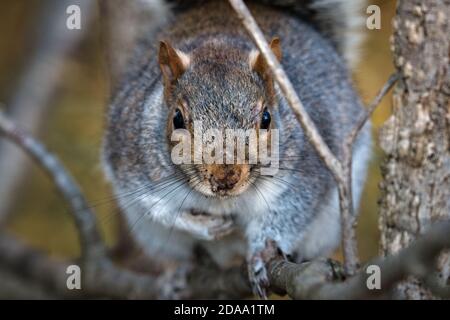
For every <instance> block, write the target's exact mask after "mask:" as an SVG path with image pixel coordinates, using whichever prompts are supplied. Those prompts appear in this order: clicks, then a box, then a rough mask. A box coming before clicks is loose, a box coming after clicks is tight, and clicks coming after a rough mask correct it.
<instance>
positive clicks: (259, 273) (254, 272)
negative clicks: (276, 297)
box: [248, 253, 269, 299]
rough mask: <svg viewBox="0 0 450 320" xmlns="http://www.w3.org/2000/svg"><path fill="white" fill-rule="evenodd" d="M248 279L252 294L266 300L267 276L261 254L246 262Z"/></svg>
mask: <svg viewBox="0 0 450 320" xmlns="http://www.w3.org/2000/svg"><path fill="white" fill-rule="evenodd" d="M248 277H249V281H250V285H251V287H252V291H253V294H254V295H256V296H258V297H259V298H261V299H267V291H268V288H269V276H268V274H267V268H266V263H265V262H264V259H263V257H262V254H261V253H257V254H255V255H253V256H252V257H251V258H250V260H249V261H248Z"/></svg>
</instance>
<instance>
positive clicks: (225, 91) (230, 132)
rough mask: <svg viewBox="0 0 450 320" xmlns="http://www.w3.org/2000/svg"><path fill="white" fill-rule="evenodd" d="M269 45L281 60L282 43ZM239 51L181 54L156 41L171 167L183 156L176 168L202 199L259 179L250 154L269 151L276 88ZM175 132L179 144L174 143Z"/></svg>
mask: <svg viewBox="0 0 450 320" xmlns="http://www.w3.org/2000/svg"><path fill="white" fill-rule="evenodd" d="M247 46H248V44H247ZM270 46H271V48H272V51H273V52H274V54H275V56H276V57H277V58H278V59H281V50H280V41H279V39H278V38H274V39H273V40H272V41H271V44H270ZM243 47H245V46H242V44H240V45H237V46H236V47H230V45H229V43H227V44H225V43H222V42H221V41H220V40H213V41H208V42H205V43H202V44H201V45H199V46H197V47H196V48H194V49H192V50H189V51H188V52H184V51H181V50H179V49H175V48H173V47H172V46H171V45H170V44H169V43H168V42H165V41H161V42H160V48H159V65H160V68H161V71H162V75H163V80H164V100H165V103H166V105H167V107H168V108H169V112H168V114H169V116H168V119H167V135H168V141H169V144H170V149H171V152H172V154H171V155H172V160H174V159H173V157H174V155H176V156H178V155H180V156H181V154H183V155H182V157H183V160H184V161H182V162H181V163H180V161H174V163H175V164H176V165H177V166H178V168H179V169H180V170H181V171H182V172H183V173H184V174H185V175H186V177H187V179H188V181H189V184H190V185H191V187H192V188H194V189H195V190H197V191H199V192H201V193H203V194H205V195H207V196H218V197H228V196H237V195H239V194H241V193H242V192H244V191H245V190H246V189H247V188H248V187H249V186H250V185H251V184H252V183H253V181H255V180H256V179H257V176H258V174H260V170H258V169H260V167H261V163H260V162H259V160H258V156H257V160H256V161H250V158H251V157H252V156H254V154H253V155H250V154H251V152H253V153H256V154H258V153H259V148H261V146H262V145H263V143H266V146H267V147H268V149H270V142H271V136H272V131H273V129H274V128H275V124H274V121H273V111H274V109H275V108H276V106H275V104H276V98H275V90H274V82H273V79H272V76H271V74H270V72H269V69H268V67H267V64H266V62H265V60H264V58H263V57H262V55H261V54H260V53H259V52H258V51H257V50H254V49H253V50H251V49H248V48H247V49H244V48H243ZM261 129H262V130H261ZM175 133H184V135H183V134H182V135H183V138H182V139H180V136H179V137H178V138H176V139H174V136H175ZM174 140H177V142H176V141H174ZM181 140H183V141H182V142H181ZM262 140H264V141H262ZM180 144H181V146H182V148H180ZM269 153H270V151H269ZM186 156H187V158H186ZM252 159H253V160H254V158H252Z"/></svg>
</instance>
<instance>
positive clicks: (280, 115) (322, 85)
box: [103, 1, 371, 265]
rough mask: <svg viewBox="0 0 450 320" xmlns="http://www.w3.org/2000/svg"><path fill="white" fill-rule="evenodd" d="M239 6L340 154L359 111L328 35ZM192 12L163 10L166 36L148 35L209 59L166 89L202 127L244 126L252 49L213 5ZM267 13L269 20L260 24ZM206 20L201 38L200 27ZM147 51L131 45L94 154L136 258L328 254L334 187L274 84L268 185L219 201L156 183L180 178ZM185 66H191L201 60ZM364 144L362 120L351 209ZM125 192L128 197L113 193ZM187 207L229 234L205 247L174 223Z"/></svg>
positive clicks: (251, 95) (226, 13) (187, 226)
mask: <svg viewBox="0 0 450 320" xmlns="http://www.w3.org/2000/svg"><path fill="white" fill-rule="evenodd" d="M349 2H353V1H349ZM355 2H359V1H355ZM320 3H324V2H323V1H321V2H320ZM318 6H320V5H319V4H318ZM251 9H252V12H253V13H254V14H255V18H256V19H257V20H258V22H259V23H260V24H261V26H262V28H263V31H264V32H265V33H266V35H267V37H268V38H269V39H270V37H272V36H279V37H280V38H281V43H282V51H283V59H282V61H281V62H282V65H283V66H284V68H285V70H286V72H287V73H288V76H289V78H290V79H291V81H292V83H293V85H294V87H295V89H296V91H297V92H298V94H299V96H300V99H301V100H302V102H303V104H304V106H305V108H306V110H307V112H308V113H309V115H310V116H311V118H312V119H313V121H314V122H315V124H316V125H317V127H318V129H319V131H320V133H321V134H322V136H323V138H324V140H325V142H326V143H327V144H328V146H329V147H330V148H331V150H332V151H333V152H334V153H335V154H337V155H338V156H340V152H341V150H340V146H341V143H342V141H343V138H344V137H345V136H346V135H347V134H348V133H349V132H350V130H351V128H352V127H353V125H354V124H355V123H356V120H357V119H358V118H359V117H360V116H361V115H362V114H363V108H362V105H361V103H360V100H359V98H358V96H357V94H356V92H355V91H354V89H353V88H352V85H351V80H350V77H349V74H348V71H347V67H346V63H345V60H344V59H343V58H342V56H341V55H339V54H338V53H337V51H336V49H335V47H334V46H333V41H334V40H333V41H330V38H327V37H324V34H321V33H319V32H318V31H316V30H315V28H314V27H312V26H311V25H309V24H308V23H304V22H302V20H301V19H298V18H297V17H294V16H292V15H290V14H285V13H283V12H274V11H272V9H270V8H266V7H262V6H256V5H255V6H252V7H251ZM202 10H209V11H207V12H208V15H201V14H198V15H197V16H196V14H195V13H192V15H193V16H194V18H189V15H190V14H191V13H190V12H189V11H185V12H183V13H181V14H180V15H185V16H184V17H182V16H177V15H175V17H174V20H172V21H170V22H168V23H169V24H168V26H173V25H174V26H175V27H174V29H173V30H172V29H171V27H163V28H162V30H164V31H161V33H160V34H161V38H164V39H167V38H168V39H172V42H174V41H175V42H174V45H175V46H176V48H178V49H180V50H183V51H184V52H187V53H193V52H201V51H202V50H205V54H206V55H207V54H211V57H208V58H207V59H206V60H205V61H204V62H205V63H206V66H209V69H208V70H209V71H208V73H205V71H204V70H206V69H201V70H203V71H202V72H203V73H199V72H196V71H195V70H196V69H195V68H194V67H193V69H192V70H188V71H187V72H186V73H185V74H184V75H183V76H182V77H181V78H180V81H179V82H178V84H177V85H176V87H175V89H174V92H176V94H180V95H181V94H184V95H188V98H189V100H190V102H191V112H192V116H193V117H194V118H195V119H202V120H203V121H204V122H205V123H206V127H210V126H218V124H220V127H224V128H246V127H249V126H251V124H252V123H251V121H250V120H249V118H250V116H251V115H252V111H251V110H250V108H249V106H250V105H252V104H253V103H254V102H255V101H256V100H255V99H256V98H258V97H259V96H260V95H264V94H265V92H264V86H263V83H262V82H261V80H260V79H259V78H258V76H257V75H255V74H252V73H251V70H247V69H245V63H244V58H243V57H245V56H247V55H248V54H249V52H250V51H251V50H252V49H254V45H253V43H252V41H251V40H250V38H249V37H248V36H247V34H246V32H245V31H244V30H243V29H242V27H240V25H239V22H238V21H237V19H236V18H235V17H234V16H233V13H232V12H231V10H230V9H229V8H228V9H227V7H225V6H223V5H217V6H216V5H215V3H213V4H209V6H207V7H206V6H203V7H202ZM186 16H187V17H188V18H186ZM271 16H273V19H268V18H267V17H271ZM183 19H185V20H183ZM214 19H220V20H221V22H222V23H221V24H218V23H215V21H216V20H214ZM187 21H188V22H189V23H190V24H191V25H187V24H188V23H187ZM193 21H195V23H194V22H193ZM177 23H178V24H180V26H179V28H180V29H177V27H176V25H177ZM211 25H214V30H213V31H211V30H210V29H209V28H208V26H211ZM318 29H320V28H318ZM171 30H172V31H171ZM179 30H183V31H179ZM230 30H232V32H230ZM156 46H157V41H155V40H154V39H151V41H143V42H142V43H141V44H140V46H139V47H138V48H137V49H136V53H135V56H134V57H133V59H132V60H131V63H130V67H129V70H128V73H127V75H126V76H125V78H124V80H123V82H122V85H120V86H119V88H118V90H117V91H116V93H115V96H114V98H113V101H112V103H111V106H110V109H109V117H108V125H107V130H106V136H105V141H104V148H103V162H104V167H105V171H106V173H107V176H108V178H109V179H110V181H111V182H112V184H113V186H114V189H115V192H116V194H117V196H118V199H119V202H120V205H121V207H122V208H123V212H124V214H125V216H126V218H127V221H128V223H129V225H130V228H131V230H132V233H133V234H134V236H135V237H136V239H137V240H138V242H139V243H140V244H141V246H142V247H143V248H144V249H145V250H146V252H148V253H149V254H151V255H152V256H153V257H156V256H157V257H159V258H160V259H169V260H170V259H190V258H191V257H192V248H193V246H194V245H195V244H203V245H204V247H205V248H207V249H208V250H209V251H210V252H211V253H212V254H213V257H214V258H215V259H216V260H217V261H218V262H219V263H221V264H222V265H227V264H230V263H231V260H232V257H234V255H235V254H236V255H241V256H242V255H245V254H246V255H247V257H249V256H251V255H252V254H254V253H256V252H258V251H260V250H262V248H263V247H264V245H265V241H266V240H267V239H273V240H275V241H276V242H277V244H278V246H279V247H280V248H281V249H282V250H283V251H284V252H285V253H287V254H298V255H299V256H300V257H301V258H308V259H309V258H313V257H315V256H317V255H323V254H328V253H329V252H330V250H332V249H334V248H335V247H336V246H337V245H338V244H339V235H340V224H339V210H338V203H337V196H336V186H335V182H334V180H333V178H332V176H331V174H330V173H329V171H328V170H327V169H326V168H325V166H324V164H323V163H322V162H321V160H320V159H319V157H318V156H317V154H316V152H315V150H314V149H313V148H312V146H311V145H310V143H309V142H308V141H307V139H306V138H305V136H304V134H303V132H302V129H301V127H300V125H299V124H298V122H297V120H296V118H295V116H294V115H293V113H292V111H291V109H290V107H289V106H288V105H287V102H286V101H285V99H284V98H283V97H282V95H281V94H280V91H279V88H278V87H277V86H275V91H276V93H277V95H276V102H275V105H274V106H271V107H272V109H271V110H272V113H273V117H274V121H275V122H276V127H277V128H278V129H280V132H281V136H280V141H281V144H280V147H281V150H280V154H281V156H280V166H281V167H282V168H285V169H289V170H284V169H283V170H280V171H279V172H278V174H277V175H276V178H270V177H265V178H261V177H256V178H255V184H256V187H255V188H248V189H247V190H246V191H244V192H243V193H242V194H241V195H239V196H237V197H230V198H219V197H207V196H205V195H203V194H202V193H201V192H198V190H195V188H192V186H191V185H189V183H188V182H187V181H184V180H183V178H181V182H180V181H178V182H177V183H175V182H174V184H173V185H170V183H169V184H166V185H164V184H163V185H161V183H164V182H163V181H164V179H165V178H166V179H167V177H170V176H171V175H173V174H175V175H178V176H181V177H183V175H182V174H183V173H182V172H180V169H179V168H177V167H176V166H174V165H172V163H171V160H170V150H169V144H168V141H167V137H166V125H167V123H168V119H169V115H170V112H171V110H173V106H172V105H167V104H170V103H166V101H165V100H164V98H163V85H162V81H161V74H160V70H159V67H158V64H157V51H156ZM205 48H206V49H205ZM214 53H216V54H214ZM205 54H203V55H200V54H199V55H195V56H196V57H197V56H198V57H205ZM227 59H229V60H227ZM245 61H247V60H245ZM223 62H225V63H223ZM195 63H196V64H194V65H195V66H197V67H198V68H200V65H201V63H203V62H202V61H200V60H196V61H195ZM244 69H245V71H242V70H244ZM224 80H226V81H224ZM193 84H195V85H193ZM188 85H189V86H190V87H189V90H187V89H186V88H187V87H188ZM195 89H197V90H195ZM230 115H233V116H230ZM370 141H371V138H370V125H367V126H366V127H365V128H364V129H363V131H362V133H361V134H360V137H359V140H358V143H357V145H356V146H355V148H354V153H355V157H354V171H353V172H354V181H353V190H354V199H355V203H356V204H357V203H358V202H359V197H360V194H361V190H362V187H363V182H364V178H365V175H366V171H367V160H368V157H369V155H370V145H371V144H370ZM288 157H289V158H288ZM292 157H296V158H295V159H294V158H292ZM287 158H288V159H287ZM283 159H285V160H283ZM136 190H141V192H137V193H136ZM132 192H135V194H134V195H133V196H132V197H131V198H130V197H124V196H121V195H123V194H124V193H132ZM192 211H199V212H206V213H207V214H208V215H210V216H211V217H213V220H212V221H210V224H209V227H208V228H212V229H214V228H216V229H217V228H220V227H221V226H222V225H224V224H226V223H227V221H229V220H231V221H232V223H233V224H235V225H236V230H235V231H234V232H233V233H232V234H230V235H228V236H226V237H225V238H223V239H220V240H215V239H214V237H212V236H211V234H210V233H209V232H208V231H209V229H208V228H203V229H202V228H199V227H198V225H197V224H196V223H193V222H192V221H191V220H189V219H188V218H185V217H186V216H188V215H189V213H190V212H192Z"/></svg>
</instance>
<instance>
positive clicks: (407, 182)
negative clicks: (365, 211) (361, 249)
mask: <svg viewBox="0 0 450 320" xmlns="http://www.w3.org/2000/svg"><path fill="white" fill-rule="evenodd" d="M449 21H450V0H427V1H423V0H399V1H398V4H397V15H396V17H395V18H394V24H393V26H394V34H393V38H392V50H393V52H394V60H395V65H396V68H397V69H398V71H399V72H400V73H401V79H400V80H399V82H398V85H397V87H396V90H395V92H394V97H393V115H392V116H391V117H390V119H389V120H388V121H387V122H386V124H385V125H384V127H383V128H382V130H381V132H380V145H381V148H382V149H383V150H384V151H385V153H386V158H385V160H384V162H383V165H382V176H383V182H382V183H381V186H380V187H381V191H382V196H381V200H380V204H381V205H380V222H379V225H380V229H381V248H380V249H381V253H382V254H384V255H391V254H395V253H396V252H398V251H399V250H400V249H401V248H404V247H406V246H407V245H408V244H409V243H410V242H411V240H413V239H414V238H415V237H416V236H417V235H418V234H420V233H423V232H424V231H425V230H426V229H427V228H428V226H429V225H430V224H431V223H432V222H435V221H438V220H443V219H449V218H450V104H449V95H450V70H449V52H450V51H449V49H450V22H449ZM449 236H450V235H449ZM438 263H439V269H440V270H441V274H440V276H441V281H442V282H443V283H447V282H448V281H449V269H450V254H449V253H446V254H443V255H442V257H441V258H440V259H439V262H438ZM395 295H396V297H397V298H406V299H426V298H432V295H431V294H430V293H429V292H427V291H426V290H425V289H423V288H422V287H421V285H420V283H418V281H416V280H415V279H407V280H405V281H404V282H402V283H401V284H399V285H398V287H397V289H396V291H395Z"/></svg>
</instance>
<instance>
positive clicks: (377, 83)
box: [0, 0, 395, 260]
mask: <svg viewBox="0 0 450 320" xmlns="http://www.w3.org/2000/svg"><path fill="white" fill-rule="evenodd" d="M43 2H44V1H38V0H3V1H2V2H1V4H0V30H1V31H0V108H3V106H2V104H6V103H7V102H8V101H9V100H10V99H11V97H12V95H13V94H14V90H15V88H16V86H17V84H18V82H19V81H20V76H21V73H22V72H23V70H24V69H25V68H26V62H27V59H28V58H29V55H30V52H31V51H32V50H33V48H34V42H33V39H35V38H36V37H37V36H38V35H36V34H35V33H36V32H35V31H36V29H35V28H34V26H35V23H36V12H38V11H39V10H40V9H41V6H42V3H43ZM369 2H370V4H377V5H379V6H380V8H381V14H382V28H381V30H366V31H365V33H366V34H367V39H366V41H365V43H364V45H363V47H362V59H361V63H360V64H359V66H358V67H357V68H356V69H355V70H354V78H355V83H356V86H357V88H358V89H359V92H360V94H361V97H362V99H363V101H364V102H365V103H366V104H367V103H369V102H370V101H371V99H372V98H373V97H374V96H375V94H376V93H377V91H378V90H379V89H380V88H381V87H382V85H383V84H384V82H385V81H386V80H387V78H388V77H389V75H390V74H391V72H392V71H393V66H392V58H391V52H390V49H389V36H390V34H391V18H392V16H393V14H394V11H395V1H394V0H378V1H375V0H372V1H369ZM89 28H90V29H91V30H87V31H86V30H85V32H86V35H87V37H86V38H85V39H84V40H83V42H82V43H81V46H79V47H78V48H77V50H72V51H71V52H70V53H69V55H68V56H67V59H66V62H65V65H64V70H63V76H62V78H61V80H60V81H58V86H57V90H56V94H54V95H53V96H52V99H51V103H50V105H49V108H48V109H47V110H48V112H47V113H46V114H45V119H46V120H45V121H44V123H43V125H42V128H41V130H40V134H39V135H38V136H39V138H40V139H42V140H43V141H44V142H45V144H46V145H47V146H48V147H49V149H50V150H51V151H53V152H54V153H55V154H57V155H58V156H59V157H60V159H61V161H62V162H63V163H64V164H65V165H66V167H67V168H68V169H69V170H70V171H71V173H72V174H73V176H74V177H75V178H76V179H77V181H78V182H79V184H80V185H81V187H82V189H83V191H84V192H85V194H86V196H87V197H88V199H89V200H90V202H91V204H92V205H93V206H95V208H94V209H95V210H96V212H97V214H98V220H99V222H100V225H101V227H102V232H103V234H104V236H105V238H106V240H107V242H108V243H109V244H113V243H114V241H115V238H116V234H117V232H116V227H117V209H116V207H115V203H114V200H113V198H112V195H111V193H110V191H111V190H110V188H109V186H108V185H107V183H106V182H105V180H104V178H103V173H102V170H101V166H100V161H99V160H100V145H101V139H102V130H103V124H104V118H105V117H104V113H105V108H106V104H107V101H108V95H109V93H108V83H107V81H106V79H107V76H106V69H105V64H104V57H103V55H102V54H101V50H100V48H101V43H100V38H99V30H98V29H99V26H98V22H94V23H93V24H92V25H91V26H89ZM50 63H51V62H50ZM49 67H51V66H49ZM37 85H39V84H37ZM390 97H391V96H390V95H388V96H387V97H385V99H384V100H383V103H382V105H381V106H380V107H379V108H378V110H377V111H376V112H375V114H374V116H373V124H374V132H375V133H376V131H377V129H378V128H379V126H380V125H381V124H382V123H383V122H384V121H385V119H386V118H387V117H388V115H389V113H390V108H391V102H390ZM375 140H376V139H375ZM381 157H382V155H381V153H380V151H379V149H378V148H375V150H374V156H373V161H372V163H371V170H370V175H369V177H368V179H367V184H366V189H365V192H364V196H363V199H362V202H361V210H360V214H361V218H360V220H359V228H358V236H359V238H358V240H359V244H360V254H361V258H362V259H363V260H367V259H369V258H371V257H373V256H374V255H376V254H377V249H378V247H377V246H378V227H377V199H378V196H379V190H378V182H379V179H380V173H379V163H380V160H381ZM11 166H14V163H11ZM0 174H1V173H0ZM1 183H2V180H1V176H0V184H1ZM1 206H2V204H0V208H1ZM67 210H68V209H67V207H66V205H65V203H64V202H63V201H62V200H61V198H60V196H59V194H58V193H57V192H56V190H55V188H54V187H53V186H52V184H51V183H50V181H49V180H48V178H47V177H46V176H45V175H44V174H43V173H42V171H40V170H39V168H37V167H36V166H33V165H31V166H30V169H29V170H28V171H27V176H26V179H25V180H24V183H23V184H22V185H21V186H20V188H19V189H18V191H17V193H16V199H14V204H13V205H12V207H11V208H10V211H11V212H10V215H9V220H8V224H7V226H8V229H9V230H10V231H11V232H13V233H15V234H18V235H20V237H21V238H23V239H24V240H25V241H26V242H28V243H30V244H32V245H33V246H36V247H39V248H42V249H44V250H46V251H48V252H49V253H50V254H51V255H53V256H70V257H74V256H77V255H78V254H79V245H78V241H77V234H76V230H75V228H74V225H73V223H72V220H71V218H70V215H69V214H68V211H67Z"/></svg>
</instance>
